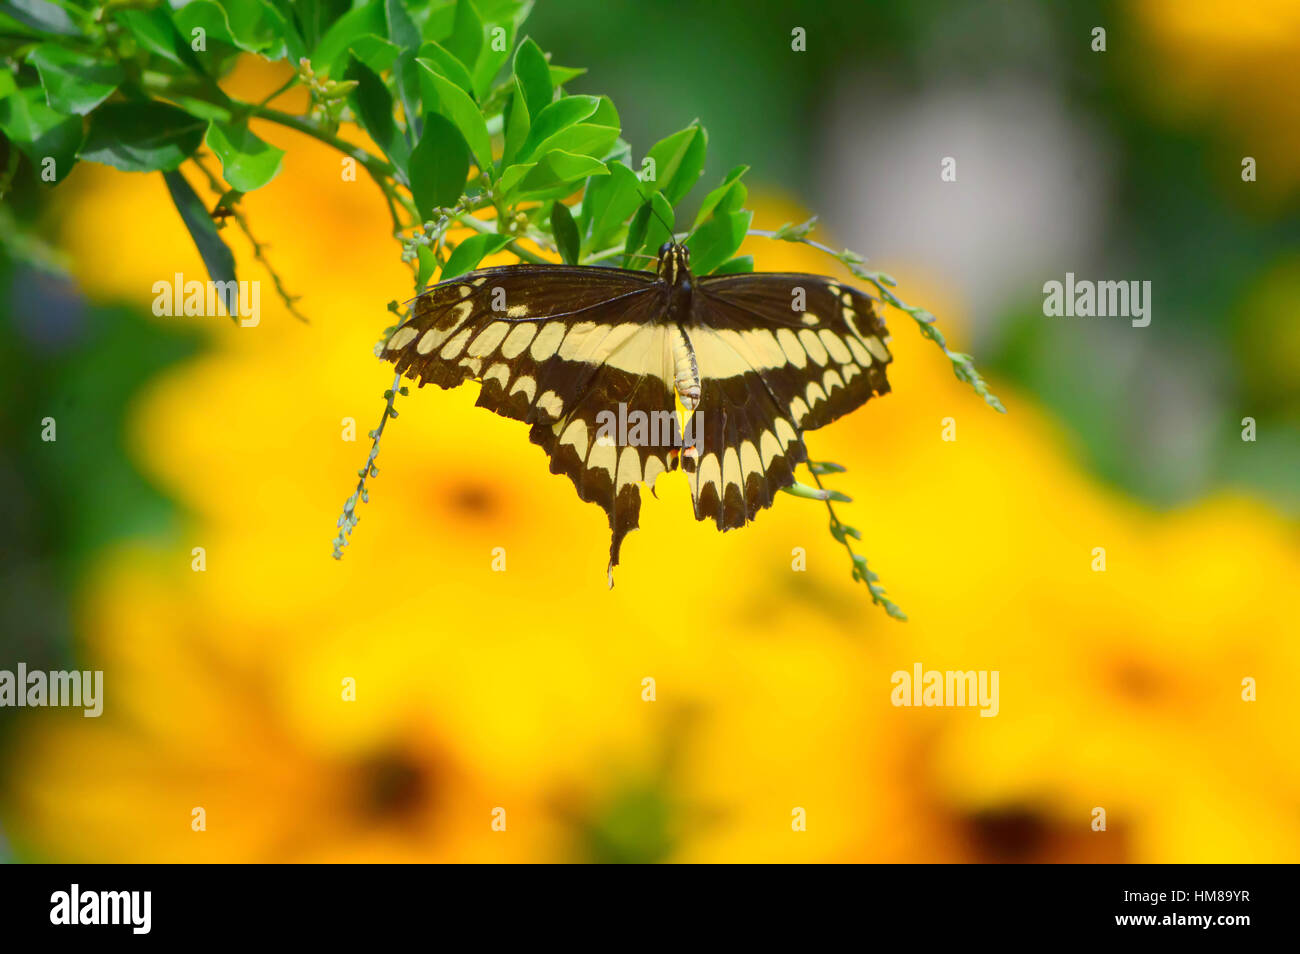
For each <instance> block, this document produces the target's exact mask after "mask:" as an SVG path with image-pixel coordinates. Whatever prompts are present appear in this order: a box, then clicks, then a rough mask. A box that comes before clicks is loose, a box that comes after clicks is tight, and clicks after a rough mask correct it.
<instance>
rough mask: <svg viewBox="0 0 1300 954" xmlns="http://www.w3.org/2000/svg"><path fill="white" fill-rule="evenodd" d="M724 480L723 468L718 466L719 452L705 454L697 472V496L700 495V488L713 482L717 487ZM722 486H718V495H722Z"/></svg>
mask: <svg viewBox="0 0 1300 954" xmlns="http://www.w3.org/2000/svg"><path fill="white" fill-rule="evenodd" d="M721 480H722V470H721V468H719V467H718V455H717V454H705V455H704V459H703V460H702V461H700V466H699V469H698V470H697V471H696V472H695V488H696V491H695V496H697V497H698V496H699V495H700V490H701V489H702V488H703V487H704V485H705V484H713V485H714V486H715V487H717V486H718V484H719V483H720V482H721ZM721 492H722V488H721V487H718V495H719V496H721V495H722V494H721Z"/></svg>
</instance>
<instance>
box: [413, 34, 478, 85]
mask: <svg viewBox="0 0 1300 954" xmlns="http://www.w3.org/2000/svg"><path fill="white" fill-rule="evenodd" d="M419 58H420V59H421V60H425V61H427V63H426V65H427V66H428V68H429V69H431V70H433V71H434V72H435V73H438V74H439V75H441V76H443V77H445V78H447V79H449V80H451V81H452V82H453V83H455V84H456V85H457V86H459V87H460V88H461V89H463V90H464V91H465V92H466V93H468V94H469V95H470V96H473V95H474V80H473V79H472V78H471V77H470V75H469V71H468V70H466V69H465V67H464V65H463V64H462V63H461V61H460V60H458V59H456V57H454V56H452V55H451V54H450V53H448V52H447V51H446V50H445V49H443V48H442V47H441V46H439V45H438V44H437V43H434V42H433V41H429V42H426V43H422V44H421V45H420V53H419Z"/></svg>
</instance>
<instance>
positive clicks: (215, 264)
mask: <svg viewBox="0 0 1300 954" xmlns="http://www.w3.org/2000/svg"><path fill="white" fill-rule="evenodd" d="M163 179H165V180H166V182H167V191H169V192H170V193H171V196H172V202H174V203H175V204H176V211H177V212H179V213H180V214H181V221H183V222H184V223H185V227H186V228H187V229H189V232H190V237H191V238H192V239H194V244H195V246H197V248H198V250H199V255H200V256H202V258H203V264H204V265H205V266H207V269H208V276H209V277H210V278H211V279H212V280H213V281H214V282H233V281H235V256H234V255H232V254H231V253H230V248H229V247H228V246H227V245H226V243H225V242H224V241H223V240H222V238H221V234H220V233H219V232H218V231H217V227H216V224H215V223H214V222H213V221H212V215H211V214H210V213H209V212H208V210H207V209H206V208H205V207H204V205H203V202H202V200H200V199H199V197H198V196H197V195H196V194H195V192H194V190H193V189H192V188H191V187H190V184H189V182H187V181H186V180H185V177H184V176H183V175H181V174H180V173H179V172H176V171H175V170H173V171H170V172H164V173H163Z"/></svg>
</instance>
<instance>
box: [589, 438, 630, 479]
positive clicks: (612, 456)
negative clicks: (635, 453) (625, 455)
mask: <svg viewBox="0 0 1300 954" xmlns="http://www.w3.org/2000/svg"><path fill="white" fill-rule="evenodd" d="M629 449H630V448H629ZM617 454H618V448H616V447H615V446H614V445H613V444H597V445H596V446H595V447H593V448H592V449H591V456H590V457H588V458H587V469H588V470H606V471H609V476H610V479H611V480H613V479H614V463H615V461H616V460H617V457H616V455H617Z"/></svg>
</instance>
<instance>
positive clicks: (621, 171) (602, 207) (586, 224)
mask: <svg viewBox="0 0 1300 954" xmlns="http://www.w3.org/2000/svg"><path fill="white" fill-rule="evenodd" d="M640 187H641V182H640V180H639V179H637V177H636V173H635V172H633V171H632V170H631V169H629V168H628V167H627V166H625V165H623V163H621V162H611V163H609V175H607V176H597V177H596V178H594V179H591V180H589V181H588V182H587V188H586V191H585V192H584V193H583V198H582V217H581V221H582V228H581V232H582V235H583V249H584V250H585V251H589V252H591V251H599V250H603V249H604V248H605V247H606V246H608V245H610V244H611V243H612V242H613V241H614V237H615V236H616V235H617V234H618V232H619V230H620V229H621V228H622V227H623V223H624V222H626V221H627V218H628V216H630V215H632V214H634V213H635V212H636V210H637V208H638V207H639V206H640V205H641V202H642V199H641V191H640Z"/></svg>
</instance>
